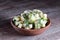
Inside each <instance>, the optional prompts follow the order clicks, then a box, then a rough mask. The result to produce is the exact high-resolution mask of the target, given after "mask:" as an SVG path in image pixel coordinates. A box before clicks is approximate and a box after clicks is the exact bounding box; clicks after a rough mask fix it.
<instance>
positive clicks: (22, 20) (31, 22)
mask: <svg viewBox="0 0 60 40" xmlns="http://www.w3.org/2000/svg"><path fill="white" fill-rule="evenodd" d="M47 20H48V18H47V14H44V13H43V12H42V11H41V10H38V9H34V10H25V11H24V12H23V13H21V14H20V15H18V16H14V17H13V22H14V24H15V25H16V27H19V28H24V29H40V28H43V27H45V26H46V23H47Z"/></svg>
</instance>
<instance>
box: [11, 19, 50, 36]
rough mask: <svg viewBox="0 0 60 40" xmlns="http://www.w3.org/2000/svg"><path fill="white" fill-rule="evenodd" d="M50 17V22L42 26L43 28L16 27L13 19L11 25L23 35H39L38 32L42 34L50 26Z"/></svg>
mask: <svg viewBox="0 0 60 40" xmlns="http://www.w3.org/2000/svg"><path fill="white" fill-rule="evenodd" d="M50 24H51V22H50V19H49V18H48V22H47V24H46V27H44V28H41V29H30V30H27V29H22V28H18V27H16V26H15V25H14V24H13V22H12V21H11V25H12V27H13V28H14V29H15V30H16V31H18V32H19V33H20V34H21V35H26V36H33V35H38V34H41V33H43V32H44V31H45V30H47V29H48V28H49V27H50Z"/></svg>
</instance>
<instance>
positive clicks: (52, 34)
mask: <svg viewBox="0 0 60 40" xmlns="http://www.w3.org/2000/svg"><path fill="white" fill-rule="evenodd" d="M27 9H40V10H42V11H43V12H45V13H47V14H48V17H49V18H50V19H51V26H50V28H49V29H48V30H46V31H45V32H44V33H42V34H41V35H36V36H21V35H19V33H17V32H16V31H15V30H14V29H13V28H12V26H11V24H10V19H11V18H12V17H13V16H15V15H18V14H20V13H21V12H23V11H24V10H27ZM0 40H60V1H59V0H57V1H56V0H53V1H52V0H51V1H39V0H37V1H36V0H24V1H22V0H21V1H19V0H18V1H16V0H15V1H14V0H3V1H1V2H0Z"/></svg>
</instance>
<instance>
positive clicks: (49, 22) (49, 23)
mask: <svg viewBox="0 0 60 40" xmlns="http://www.w3.org/2000/svg"><path fill="white" fill-rule="evenodd" d="M10 23H11V25H12V27H13V28H18V27H17V26H15V25H14V24H13V22H12V20H11V22H10ZM47 23H48V25H46V26H45V27H44V28H40V29H23V28H18V29H21V30H27V31H36V30H43V29H45V28H47V27H49V26H50V25H51V21H50V19H49V18H48V22H47Z"/></svg>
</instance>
